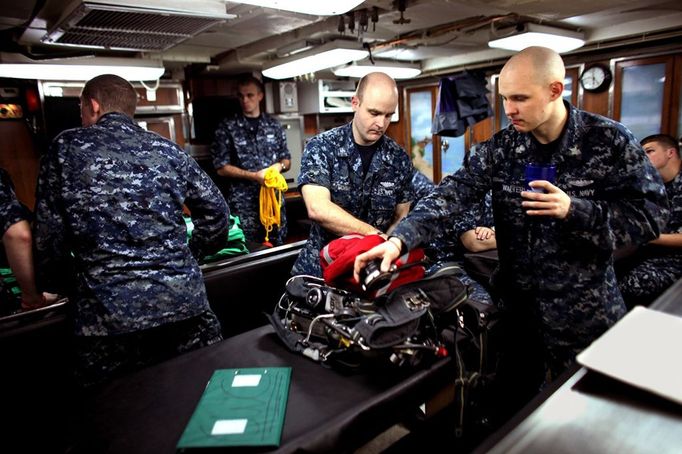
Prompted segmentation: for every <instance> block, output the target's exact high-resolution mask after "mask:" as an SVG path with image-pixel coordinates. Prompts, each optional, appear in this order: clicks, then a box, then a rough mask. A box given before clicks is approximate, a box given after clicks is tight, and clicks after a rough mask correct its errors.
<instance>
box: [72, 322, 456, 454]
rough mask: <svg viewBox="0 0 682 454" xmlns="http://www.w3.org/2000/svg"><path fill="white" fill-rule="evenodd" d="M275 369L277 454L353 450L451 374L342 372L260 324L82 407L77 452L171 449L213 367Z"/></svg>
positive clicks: (444, 366) (437, 370)
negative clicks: (279, 414) (282, 377)
mask: <svg viewBox="0 0 682 454" xmlns="http://www.w3.org/2000/svg"><path fill="white" fill-rule="evenodd" d="M276 366H290V367H292V380H291V386H290V390H289V400H288V404H287V412H286V417H285V423H284V428H283V432H282V441H281V445H280V447H279V448H278V449H277V450H276V451H277V452H294V451H300V450H305V451H307V452H331V451H333V452H343V451H347V450H352V449H353V448H355V447H357V446H360V445H362V444H364V443H365V442H366V441H368V440H369V439H371V438H372V437H374V436H376V435H377V434H378V433H380V432H382V431H383V430H385V429H386V428H388V427H390V426H391V425H392V424H395V423H396V422H398V421H400V418H402V417H404V416H405V414H406V412H409V411H415V410H416V408H417V406H418V405H419V404H420V403H423V402H424V401H425V400H426V399H427V398H428V397H430V396H431V395H432V394H433V393H435V392H436V391H437V390H438V389H440V388H439V387H440V386H442V385H443V384H444V383H445V382H446V381H448V379H450V380H451V379H452V376H453V374H454V372H453V371H452V367H451V366H452V362H451V361H450V359H449V358H446V359H440V360H438V361H437V362H435V363H434V364H432V365H430V366H429V367H426V368H422V369H419V370H412V371H406V370H398V369H390V368H387V369H385V370H384V371H383V372H381V371H371V372H365V373H358V372H354V373H342V372H339V371H337V370H333V369H330V368H327V367H323V366H321V365H320V364H318V363H315V362H313V361H312V360H310V359H307V358H305V357H303V356H301V355H298V354H294V353H291V352H290V351H288V350H287V349H286V348H285V347H284V346H283V344H281V343H280V341H279V339H278V338H277V336H276V335H275V334H274V332H273V330H272V328H271V327H270V326H264V327H261V328H258V329H255V330H252V331H249V332H246V333H244V334H241V335H239V336H235V337H232V338H230V339H227V340H224V341H223V342H221V343H219V344H216V345H213V346H210V347H206V348H203V349H200V350H197V351H194V352H191V353H188V354H185V355H182V356H180V357H177V358H174V359H172V360H170V361H167V362H165V363H162V364H159V365H156V366H153V367H150V368H147V369H144V370H142V371H140V372H137V373H134V374H132V375H129V376H126V377H124V378H122V379H119V380H116V381H114V382H112V383H110V384H109V385H107V386H106V387H105V388H103V389H102V390H100V391H99V392H98V393H97V394H96V396H94V397H93V398H92V399H91V400H90V401H89V402H88V404H87V406H86V409H85V415H86V416H85V418H84V421H82V422H81V425H80V426H79V427H78V428H77V436H78V438H79V439H80V441H79V443H80V446H79V447H80V448H81V450H82V451H83V452H93V451H95V452H108V453H126V454H132V453H138V452H139V453H151V452H153V453H172V452H175V446H176V443H177V441H178V439H179V438H180V435H181V434H182V432H183V430H184V428H185V425H186V424H187V422H188V420H189V418H190V416H191V415H192V413H193V411H194V409H195V407H196V404H197V402H198V400H199V398H200V396H201V394H202V392H203V390H204V387H205V386H206V383H207V381H208V380H209V378H210V376H211V374H212V373H213V371H214V370H215V369H225V368H240V367H276ZM250 451H251V452H253V451H254V450H253V449H251V450H250Z"/></svg>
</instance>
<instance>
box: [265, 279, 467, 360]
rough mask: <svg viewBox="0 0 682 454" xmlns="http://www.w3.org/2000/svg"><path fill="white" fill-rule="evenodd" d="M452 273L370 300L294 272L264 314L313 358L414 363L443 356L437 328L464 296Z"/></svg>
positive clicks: (290, 345) (295, 348)
mask: <svg viewBox="0 0 682 454" xmlns="http://www.w3.org/2000/svg"><path fill="white" fill-rule="evenodd" d="M458 273H459V269H458V268H456V267H450V268H444V269H441V270H439V271H438V272H436V273H434V274H432V275H430V276H429V277H427V278H424V279H422V280H419V281H415V282H412V283H409V284H405V285H403V286H401V287H399V288H397V289H395V290H394V291H392V292H391V293H389V294H387V295H383V296H381V297H379V298H375V299H373V300H369V299H365V298H362V297H360V296H358V295H355V294H353V293H350V292H348V291H346V290H342V289H338V288H335V287H330V286H328V285H326V284H325V282H324V280H322V279H320V278H316V277H312V276H294V277H292V278H291V279H289V281H288V282H287V284H286V291H285V292H284V294H283V295H282V297H281V298H280V301H279V302H278V304H277V306H276V307H275V310H274V312H273V314H272V315H270V316H269V318H270V322H271V324H272V325H273V326H274V328H275V331H276V332H277V334H278V335H279V337H280V338H281V339H282V341H283V342H284V343H285V344H286V345H287V347H288V348H289V349H291V350H292V351H296V352H299V353H301V354H303V355H305V356H307V357H309V358H311V359H313V360H315V361H319V362H322V363H336V364H340V365H345V366H353V367H357V366H361V365H368V362H367V360H368V359H371V360H372V361H371V364H373V365H381V364H385V362H386V361H388V362H390V363H393V364H396V365H416V364H419V363H420V362H421V361H422V360H424V359H425V358H435V357H438V356H446V355H447V350H446V348H445V346H444V344H443V341H442V339H441V334H440V331H441V326H445V325H447V324H451V323H454V321H455V319H456V315H455V312H456V311H455V309H456V308H457V307H458V306H460V305H461V304H462V303H464V302H465V301H466V300H467V287H466V285H464V284H463V283H462V282H461V281H460V280H459V279H458V278H457V274H458Z"/></svg>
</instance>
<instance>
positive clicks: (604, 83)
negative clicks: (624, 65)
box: [580, 63, 613, 93]
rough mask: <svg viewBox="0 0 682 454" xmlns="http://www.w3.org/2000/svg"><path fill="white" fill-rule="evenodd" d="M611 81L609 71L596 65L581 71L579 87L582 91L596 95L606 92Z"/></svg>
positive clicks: (611, 77) (603, 66) (602, 66)
mask: <svg viewBox="0 0 682 454" xmlns="http://www.w3.org/2000/svg"><path fill="white" fill-rule="evenodd" d="M612 79H613V75H612V74H611V69H609V67H608V66H606V65H602V64H599V63H598V64H596V65H593V66H590V67H589V68H587V69H586V70H585V71H583V73H582V74H581V75H580V85H582V87H583V90H585V91H589V92H594V93H596V92H600V91H604V90H607V89H608V88H609V86H610V85H611V80H612Z"/></svg>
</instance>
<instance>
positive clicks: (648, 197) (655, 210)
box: [564, 132, 669, 251]
mask: <svg viewBox="0 0 682 454" xmlns="http://www.w3.org/2000/svg"><path fill="white" fill-rule="evenodd" d="M612 147H613V148H614V149H616V150H620V153H619V156H620V159H619V160H618V162H616V163H614V167H613V168H612V169H610V170H609V172H608V173H607V175H608V179H607V184H606V186H605V188H604V194H603V197H600V199H599V200H586V199H583V198H578V197H571V207H570V209H569V213H568V216H567V217H566V219H565V220H564V230H565V232H564V233H565V234H566V235H567V236H568V238H569V240H575V241H582V242H585V241H587V242H589V243H591V244H593V245H595V246H597V247H598V248H600V249H602V250H605V251H613V250H615V249H619V248H622V247H626V246H631V245H638V244H643V243H646V242H648V241H650V240H652V239H654V238H657V237H658V236H659V234H660V232H661V230H662V229H663V228H664V227H665V224H666V222H667V219H668V215H669V210H668V202H667V200H666V195H665V188H664V186H663V182H662V180H661V178H660V175H659V174H658V171H657V170H656V169H655V168H654V167H653V166H652V165H651V162H650V161H649V159H648V158H647V157H646V155H645V154H644V152H643V151H642V149H641V147H640V146H639V144H638V143H637V141H636V139H635V138H634V137H633V136H632V134H630V133H629V132H621V133H618V134H616V135H615V136H614V140H613V144H612Z"/></svg>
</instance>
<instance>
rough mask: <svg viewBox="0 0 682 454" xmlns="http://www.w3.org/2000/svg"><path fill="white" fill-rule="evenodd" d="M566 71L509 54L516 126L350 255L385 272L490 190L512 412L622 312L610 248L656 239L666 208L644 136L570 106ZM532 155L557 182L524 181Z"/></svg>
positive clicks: (504, 82) (507, 91) (553, 61)
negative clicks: (388, 231)
mask: <svg viewBox="0 0 682 454" xmlns="http://www.w3.org/2000/svg"><path fill="white" fill-rule="evenodd" d="M564 75H565V69H564V65H563V61H562V60H561V57H560V56H559V55H558V54H557V53H555V52H554V51H552V50H550V49H547V48H543V47H530V48H527V49H525V50H523V51H521V52H520V53H518V54H517V55H515V56H513V57H512V58H511V59H510V60H509V61H508V62H507V63H506V64H505V66H504V68H503V69H502V72H501V74H500V79H499V91H500V95H501V96H502V97H503V100H504V105H505V113H506V115H507V116H508V117H509V118H510V120H511V121H510V123H511V125H510V127H508V128H507V129H504V130H502V131H500V132H498V133H496V134H495V135H494V136H493V137H492V138H491V139H490V140H488V141H487V142H485V143H483V144H481V146H480V147H479V148H477V149H476V150H474V151H473V153H472V156H471V158H470V163H469V164H470V165H469V168H468V169H466V168H464V169H461V170H459V171H458V172H456V173H455V174H454V175H452V176H449V177H446V178H445V179H444V180H443V182H441V184H440V185H439V186H438V187H437V188H436V189H435V190H434V192H432V193H431V194H430V195H429V196H427V197H426V198H424V199H423V200H422V201H421V202H420V203H419V204H418V205H417V206H416V207H415V209H414V210H413V211H412V212H411V213H410V214H409V215H408V216H407V218H406V219H404V220H403V222H401V223H400V224H399V225H398V226H396V228H395V229H394V231H393V233H392V236H391V237H389V239H388V241H386V242H385V243H383V244H381V245H379V246H377V247H376V248H374V249H373V250H371V251H368V252H367V253H365V254H361V255H360V256H358V258H357V259H356V263H355V274H356V278H357V274H358V272H359V271H360V270H361V269H362V268H363V267H364V266H365V264H366V263H367V261H369V260H374V259H376V258H382V259H383V260H382V266H381V267H382V269H383V270H387V269H388V267H389V265H390V263H391V261H393V260H394V259H395V258H396V257H398V255H399V254H400V250H401V249H402V248H411V247H414V246H416V245H418V244H420V243H422V242H424V241H428V240H429V239H430V238H432V237H433V236H435V235H436V234H438V232H437V230H438V222H435V221H437V220H439V219H443V218H448V217H450V218H456V217H459V216H460V215H461V213H462V212H463V211H465V210H466V209H467V208H468V207H470V206H471V205H472V204H473V203H476V202H477V201H480V200H482V199H483V197H484V196H485V194H486V192H488V191H490V190H492V201H493V214H494V218H495V227H496V239H497V246H498V254H499V266H498V270H497V272H496V275H495V276H494V277H493V288H494V289H495V290H497V292H498V293H499V294H500V296H501V297H502V303H503V304H504V308H505V312H506V313H505V316H506V317H507V318H508V319H509V320H510V322H511V323H510V325H508V327H509V328H510V330H509V333H507V334H506V335H505V337H504V339H503V342H502V344H503V345H502V347H503V350H504V358H505V360H503V362H502V363H501V365H500V371H499V372H498V376H500V377H501V381H500V383H503V384H506V385H511V386H509V387H508V388H507V394H506V397H507V398H510V400H517V401H516V402H511V405H505V409H506V410H507V411H515V410H517V409H518V406H519V405H522V404H523V403H525V402H526V400H527V399H529V398H530V397H531V396H532V395H533V394H534V393H536V392H537V391H538V389H539V386H540V385H541V383H542V381H543V380H545V379H547V380H552V379H553V378H555V377H556V376H557V374H559V373H560V372H561V371H563V370H564V369H565V368H566V367H567V366H568V365H569V364H571V363H573V362H574V360H575V355H576V353H578V352H580V351H581V350H582V349H584V348H585V347H586V346H588V345H589V344H590V342H591V341H593V340H594V339H595V338H597V337H598V336H599V335H600V334H602V333H603V332H604V331H605V330H606V329H608V328H609V327H610V326H611V325H613V324H614V323H615V322H616V321H617V320H618V319H619V318H620V317H621V316H623V315H624V314H625V305H624V304H623V299H622V296H621V294H620V292H619V291H618V285H617V282H616V278H615V273H614V268H613V251H614V250H615V249H617V248H619V247H621V246H623V245H629V244H642V243H645V242H647V241H650V240H652V239H654V238H656V237H657V236H658V235H659V233H660V231H661V228H662V227H663V226H665V223H666V221H667V217H668V210H667V202H666V199H665V190H664V187H663V184H662V181H661V178H660V176H659V175H658V172H656V170H655V169H654V168H653V166H652V165H651V163H650V162H649V160H648V159H647V158H646V156H645V154H644V153H643V151H642V148H641V146H640V145H639V143H637V141H636V140H635V138H634V137H633V136H632V134H631V133H630V132H629V131H628V130H627V128H625V127H624V126H622V125H620V124H618V123H616V122H614V121H612V120H609V119H606V118H603V117H601V116H598V115H594V114H590V113H587V112H583V111H580V110H577V109H575V108H573V107H572V106H570V105H569V104H568V103H565V102H564V101H563V100H562V92H563V88H564V86H563V80H564ZM530 162H540V163H552V164H554V165H556V168H557V178H556V184H552V183H550V182H548V181H544V180H539V181H534V182H532V183H530V187H531V188H532V189H533V191H528V190H526V189H525V181H524V179H525V166H526V164H528V163H530ZM535 191H537V192H535ZM503 371H504V372H503ZM502 377H503V378H502ZM503 386H504V385H503ZM501 395H503V396H505V394H501ZM506 416H508V414H507V415H506Z"/></svg>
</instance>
